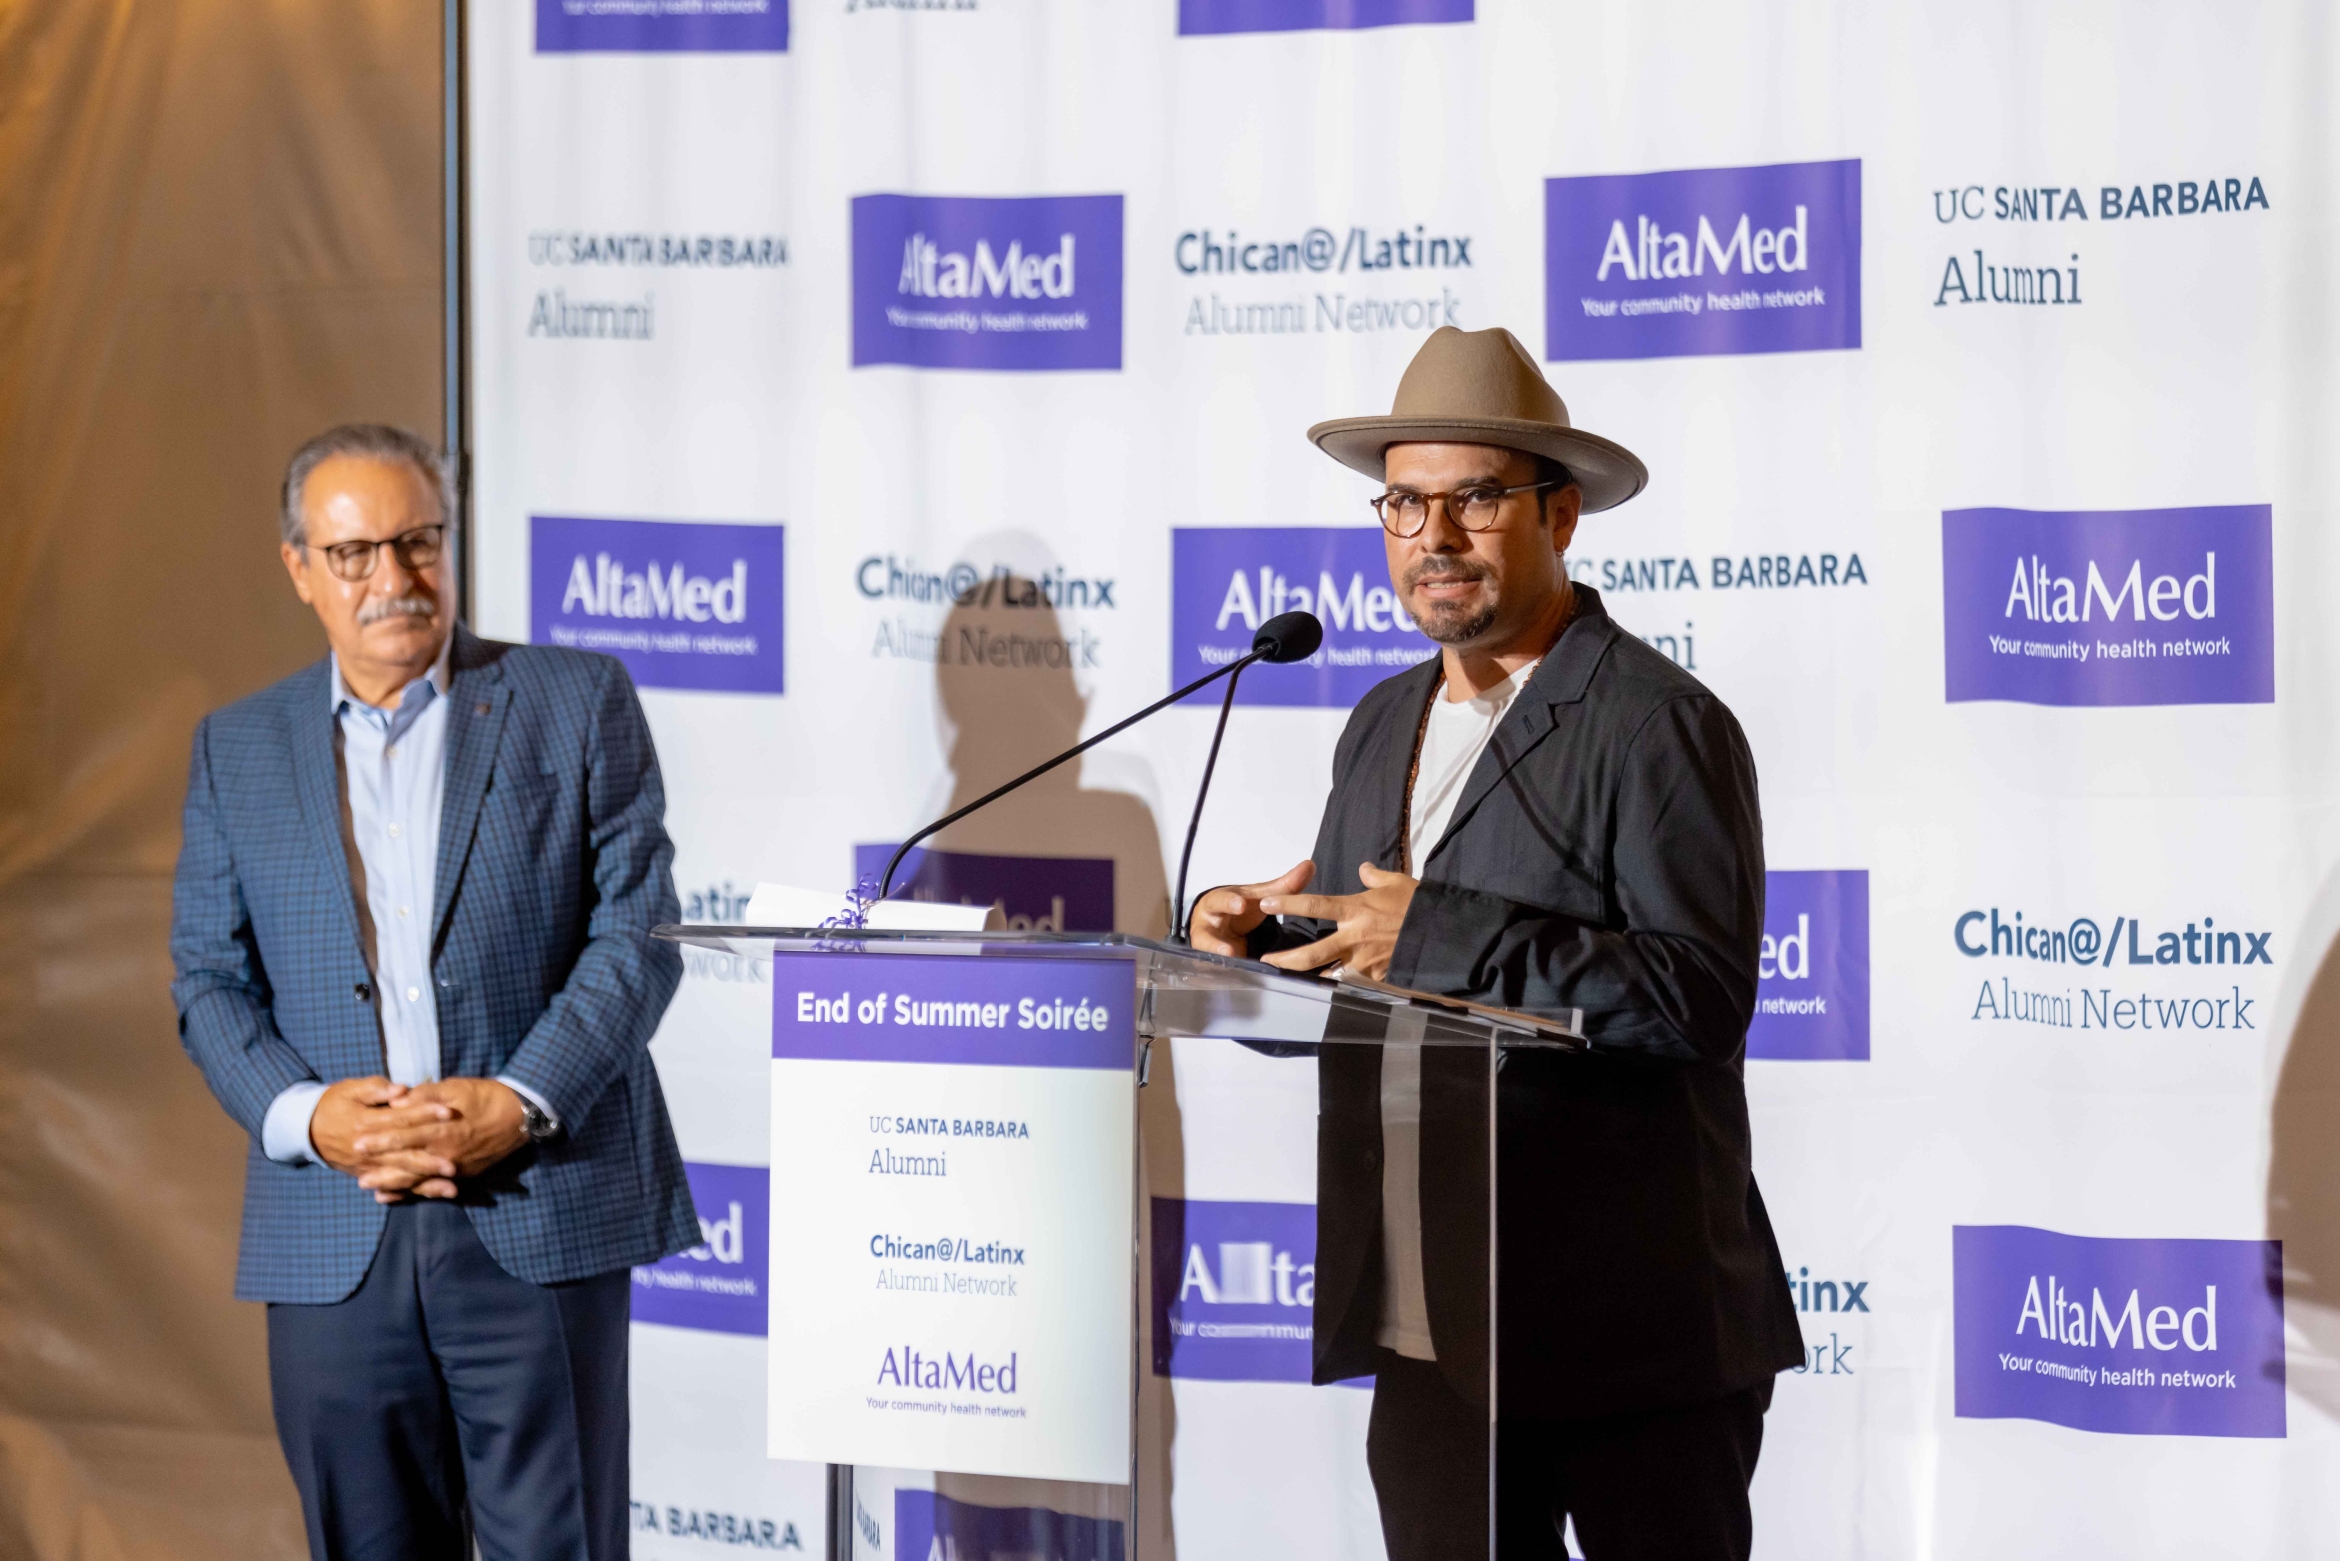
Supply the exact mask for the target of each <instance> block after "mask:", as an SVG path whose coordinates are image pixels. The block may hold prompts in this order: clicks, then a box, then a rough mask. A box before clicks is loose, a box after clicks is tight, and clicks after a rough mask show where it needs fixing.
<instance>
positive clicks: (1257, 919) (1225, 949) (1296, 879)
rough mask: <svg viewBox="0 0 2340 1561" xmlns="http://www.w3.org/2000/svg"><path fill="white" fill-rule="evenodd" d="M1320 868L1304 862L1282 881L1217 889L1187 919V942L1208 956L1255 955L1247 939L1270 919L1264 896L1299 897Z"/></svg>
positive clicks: (1198, 903)
mask: <svg viewBox="0 0 2340 1561" xmlns="http://www.w3.org/2000/svg"><path fill="white" fill-rule="evenodd" d="M1315 871H1316V864H1315V863H1313V862H1302V863H1301V864H1300V865H1299V866H1297V867H1294V868H1292V869H1290V870H1289V871H1287V872H1286V873H1285V874H1284V876H1283V877H1281V878H1271V879H1269V880H1268V881H1267V882H1266V883H1243V884H1230V885H1228V886H1226V887H1225V888H1220V889H1213V890H1212V891H1211V892H1210V893H1208V894H1206V895H1204V896H1203V897H1202V898H1201V899H1199V900H1196V901H1195V902H1194V910H1193V911H1192V912H1190V913H1189V914H1188V916H1187V918H1186V928H1187V932H1186V936H1187V941H1188V942H1189V943H1191V944H1192V945H1193V946H1194V947H1196V948H1198V949H1201V950H1202V951H1203V952H1204V953H1206V954H1231V955H1234V956H1235V957H1237V958H1241V957H1242V956H1243V955H1245V954H1247V953H1249V952H1250V951H1251V945H1250V944H1249V943H1248V942H1246V941H1245V940H1246V938H1247V937H1248V936H1249V934H1250V933H1251V931H1252V929H1254V928H1255V927H1257V926H1258V925H1259V924H1260V923H1261V922H1263V921H1265V920H1267V919H1268V912H1267V911H1266V910H1264V909H1262V908H1261V896H1263V895H1276V894H1297V893H1299V892H1300V891H1301V890H1302V889H1305V888H1307V887H1308V880H1309V877H1310V876H1311V875H1312V874H1313V873H1315Z"/></svg>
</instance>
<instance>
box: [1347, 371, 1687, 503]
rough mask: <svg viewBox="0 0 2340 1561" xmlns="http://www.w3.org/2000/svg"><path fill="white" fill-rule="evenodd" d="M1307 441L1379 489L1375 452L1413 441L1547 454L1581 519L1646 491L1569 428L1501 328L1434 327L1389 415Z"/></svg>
mask: <svg viewBox="0 0 2340 1561" xmlns="http://www.w3.org/2000/svg"><path fill="white" fill-rule="evenodd" d="M1308 437H1309V439H1310V441H1311V442H1313V443H1314V444H1315V445H1316V447H1317V448H1318V449H1320V450H1322V451H1323V452H1324V453H1325V454H1327V455H1329V456H1331V457H1332V458H1333V459H1334V460H1336V461H1338V462H1340V463H1341V464H1342V465H1343V466H1346V467H1349V468H1351V469H1352V470H1355V471H1360V472H1363V473H1364V474H1365V475H1366V476H1368V477H1371V478H1373V479H1374V480H1375V481H1377V482H1378V481H1380V480H1382V453H1383V452H1384V451H1386V450H1387V449H1388V448H1389V447H1390V446H1391V445H1393V444H1406V443H1409V442H1412V441H1415V440H1428V441H1433V442H1437V443H1442V444H1493V445H1501V446H1503V447H1504V448H1505V449H1509V450H1525V451H1527V452H1528V453H1529V454H1530V455H1545V456H1550V457H1551V458H1552V459H1553V460H1555V461H1558V462H1559V463H1560V464H1561V465H1563V466H1565V467H1567V468H1568V470H1569V473H1570V474H1571V475H1572V476H1574V477H1575V478H1576V484H1577V486H1578V487H1580V488H1582V489H1583V490H1584V508H1585V512H1586V513H1587V514H1590V513H1591V512H1592V511H1594V510H1603V509H1609V508H1612V507H1614V506H1616V505H1619V504H1622V503H1624V502H1625V501H1626V500H1627V499H1629V498H1631V497H1633V495H1635V494H1636V493H1639V492H1640V491H1641V490H1642V489H1643V488H1646V487H1648V486H1649V468H1648V467H1646V466H1644V465H1642V464H1641V458H1640V457H1639V456H1637V455H1635V454H1634V453H1633V452H1632V451H1631V450H1628V449H1626V448H1625V447H1624V446H1623V445H1621V444H1618V443H1616V442H1615V441H1614V440H1609V439H1603V438H1602V437H1601V436H1600V435H1599V434H1588V433H1586V432H1584V431H1583V430H1582V429H1579V428H1571V427H1570V426H1569V425H1568V405H1567V403H1566V402H1564V401H1562V400H1561V399H1560V393H1559V392H1558V391H1556V390H1554V389H1553V388H1552V387H1551V385H1550V384H1549V383H1547V382H1546V381H1545V379H1544V374H1543V370H1541V369H1539V368H1537V367H1536V360H1535V359H1533V358H1531V357H1529V356H1528V352H1527V349H1526V348H1525V347H1522V346H1521V345H1520V344H1519V340H1518V338H1517V337H1515V336H1513V335H1512V334H1511V332H1509V331H1507V330H1505V329H1503V328H1502V327H1501V326H1496V327H1494V328H1493V329H1490V330H1484V331H1464V330H1457V329H1456V328H1455V327H1454V326H1451V325H1442V326H1440V327H1439V328H1438V329H1437V330H1434V331H1432V332H1431V333H1430V339H1429V340H1428V341H1426V342H1424V343H1422V350H1421V351H1420V352H1417V353H1415V354H1414V361H1413V362H1412V363H1409V364H1407V365H1406V372H1405V377H1404V378H1402V379H1400V380H1399V381H1398V388H1397V400H1396V401H1395V402H1393V403H1392V404H1391V406H1390V409H1389V416H1387V417H1336V418H1334V419H1333V420H1332V421H1331V422H1329V423H1319V424H1317V425H1316V426H1315V427H1314V428H1311V429H1310V430H1308Z"/></svg>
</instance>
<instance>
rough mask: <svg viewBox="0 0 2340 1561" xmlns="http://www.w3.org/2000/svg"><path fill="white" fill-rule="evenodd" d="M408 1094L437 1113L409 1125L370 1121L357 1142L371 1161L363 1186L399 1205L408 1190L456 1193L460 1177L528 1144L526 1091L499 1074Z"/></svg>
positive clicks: (427, 1195)
mask: <svg viewBox="0 0 2340 1561" xmlns="http://www.w3.org/2000/svg"><path fill="white" fill-rule="evenodd" d="M406 1100H407V1101H408V1102H409V1103H412V1104H413V1105H415V1106H417V1107H418V1108H423V1109H432V1110H435V1111H436V1112H437V1115H436V1116H435V1117H427V1118H421V1119H418V1120H415V1121H412V1122H408V1123H404V1124H392V1123H389V1122H387V1121H385V1122H382V1123H380V1124H379V1125H375V1124H371V1123H369V1124H368V1130H367V1131H366V1132H364V1133H361V1134H360V1135H359V1137H358V1140H357V1146H356V1147H357V1150H358V1153H359V1154H360V1155H362V1156H364V1157H365V1159H366V1160H367V1162H368V1163H367V1166H366V1168H365V1169H363V1170H361V1171H360V1172H359V1174H358V1185H359V1186H360V1187H363V1188H365V1189H367V1190H368V1191H369V1192H371V1193H372V1194H373V1195H374V1199H375V1201H376V1202H378V1203H396V1202H397V1201H398V1200H399V1199H400V1198H401V1197H403V1196H405V1195H407V1194H413V1195H414V1196H416V1197H422V1198H452V1197H454V1196H455V1179H456V1178H457V1177H463V1176H477V1175H478V1174H479V1173H480V1172H482V1171H484V1170H486V1169H487V1168H488V1167H489V1166H491V1165H494V1164H495V1163H496V1162H497V1161H499V1160H501V1159H503V1158H504V1157H505V1156H506V1155H508V1154H510V1153H512V1151H514V1150H515V1149H518V1148H519V1147H520V1146H521V1145H522V1144H525V1143H527V1142H528V1119H527V1115H526V1113H525V1112H523V1111H522V1110H521V1108H520V1097H519V1095H518V1094H517V1093H515V1092H514V1091H513V1089H512V1087H511V1086H510V1085H508V1084H501V1083H498V1082H497V1081H496V1080H494V1079H441V1080H439V1081H438V1082H437V1083H435V1084H417V1085H415V1086H414V1087H413V1088H412V1089H410V1090H408V1091H407V1092H406ZM418 1167H419V1169H418Z"/></svg>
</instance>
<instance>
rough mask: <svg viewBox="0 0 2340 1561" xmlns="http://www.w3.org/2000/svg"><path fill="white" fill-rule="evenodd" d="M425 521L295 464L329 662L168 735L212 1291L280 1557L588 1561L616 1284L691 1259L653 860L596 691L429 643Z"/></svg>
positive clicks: (620, 672)
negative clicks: (177, 769)
mask: <svg viewBox="0 0 2340 1561" xmlns="http://www.w3.org/2000/svg"><path fill="white" fill-rule="evenodd" d="M453 513H454V505H453V498H452V484H451V483H450V481H449V476H448V469H447V463H446V461H445V459H444V458H443V457H442V456H441V455H440V454H439V452H438V451H436V450H434V449H433V448H432V447H431V446H430V445H429V444H428V443H427V442H425V441H424V440H422V439H419V438H417V437H416V436H414V435H412V434H409V433H405V432H402V431H401V430H398V429H394V428H387V427H382V426H378V425H370V424H361V425H351V426H346V427H341V428H335V429H331V430H329V431H327V432H326V433H323V434H320V435H319V436H317V437H316V438H315V439H312V440H310V441H309V442H308V443H307V444H305V445H303V446H302V447H301V448H300V450H299V451H298V452H296V453H295V454H294V456H293V458H292V461H291V464H290V466H289V467H288V468H287V470H286V473H285V480H284V493H283V521H282V523H283V535H282V539H281V544H280V551H281V554H282V556H283V560H284V567H285V572H286V574H287V575H288V576H289V577H290V579H291V582H292V588H293V591H294V592H295V594H297V595H298V596H299V597H300V599H301V600H302V601H303V602H305V603H307V604H308V605H309V606H310V607H311V608H312V609H313V610H314V611H315V612H316V614H317V618H318V622H319V624H320V625H321V626H322V627H323V629H324V632H325V640H326V644H327V646H328V651H327V654H326V655H325V657H324V658H323V659H321V660H319V661H317V662H315V663H313V664H312V665H310V666H308V667H307V668H304V669H303V670H302V671H300V672H297V673H295V674H293V675H292V676H291V677H289V678H286V679H285V680H284V681H282V682H280V683H277V684H275V685H274V686H272V687H269V688H265V689H262V690H261V691H260V692H258V693H256V694H253V695H251V696H249V697H248V698H245V699H242V700H239V701H237V702H236V703H234V704H232V705H229V706H227V707H226V708H225V709H222V710H217V711H214V712H213V713H212V714H211V715H209V716H207V717H205V718H204V720H203V722H202V724H201V725H200V726H199V727H198V728H197V730H196V734H195V751H194V760H193V764H192V766H191V768H190V772H189V775H188V782H187V806H186V816H185V839H184V843H183V845H182V847H181V850H180V855H179V869H178V883H177V892H176V897H175V913H174V916H173V920H172V927H171V954H172V958H173V961H174V963H175V965H176V968H177V974H178V979H177V980H176V981H175V982H174V983H173V985H172V994H173V996H174V998H175V999H176V1000H177V1003H178V1009H179V1033H180V1037H181V1039H182V1041H183V1042H184V1043H185V1045H186V1048H187V1052H188V1055H189V1056H190V1057H192V1058H193V1059H194V1061H195V1065H196V1066H197V1067H198V1068H200V1069H201V1070H202V1072H203V1076H204V1079H205V1081H206V1082H207V1083H209V1085H210V1086H211V1090H212V1093H213V1094H214V1095H216V1096H217V1097H218V1098H219V1102H220V1104H221V1105H222V1106H224V1107H225V1108H226V1109H227V1112H228V1114H229V1115H230V1116H232V1117H233V1118H235V1120H236V1123H237V1125H238V1126H240V1127H242V1128H243V1129H244V1131H245V1133H246V1134H247V1135H248V1136H249V1138H250V1142H251V1148H250V1153H249V1155H248V1157H247V1160H246V1167H245V1183H244V1229H243V1244H242V1256H241V1259H240V1263H239V1267H238V1271H237V1277H236V1294H237V1295H238V1296H239V1297H241V1298H243V1299H246V1300H254V1301H264V1302H266V1303H267V1304H268V1357H269V1376H270V1386H271V1389H272V1395H273V1399H274V1403H275V1410H276V1425H277V1434H278V1437H279V1439H280V1441H281V1442H282V1444H283V1447H284V1453H285V1459H286V1462H287V1463H288V1464H289V1465H290V1467H291V1470H292V1475H293V1480H294V1483H295V1484H296V1485H297V1486H298V1487H299V1488H300V1492H301V1503H302V1507H303V1509H304V1511H305V1513H306V1516H307V1521H308V1532H309V1548H310V1551H311V1553H312V1554H313V1555H315V1556H317V1557H319V1558H325V1557H346V1556H360V1555H363V1556H398V1557H417V1558H420V1557H445V1558H448V1561H456V1558H460V1557H465V1556H468V1555H469V1554H470V1553H471V1547H472V1545H473V1544H474V1543H476V1544H477V1546H478V1548H479V1551H480V1553H481V1554H482V1555H484V1556H487V1557H489V1558H504V1557H511V1558H520V1557H527V1558H532V1561H535V1558H545V1557H562V1558H573V1561H588V1558H590V1561H606V1558H612V1557H621V1556H623V1555H625V1553H626V1543H627V1541H626V1535H627V1522H626V1520H627V1473H626V1471H627V1434H628V1417H627V1412H626V1391H627V1384H626V1363H627V1348H626V1343H627V1334H626V1329H627V1319H628V1314H629V1311H630V1291H631V1279H630V1273H629V1271H630V1270H631V1268H632V1267H633V1266H634V1265H635V1264H637V1263H646V1262H652V1261H655V1260H656V1259H658V1258H660V1257H662V1256H665V1255H666V1254H668V1253H671V1252H677V1251H681V1250H683V1249H685V1248H687V1247H689V1246H691V1245H692V1244H694V1243H696V1242H697V1241H698V1240H699V1238H700V1231H699V1227H698V1222H697V1220H696V1218H695V1216H694V1212H693V1210H692V1207H691V1201H690V1192H689V1189H688V1187H687V1185H686V1184H685V1182H684V1179H683V1167H682V1159H681V1156H680V1155H679V1153H678V1152H677V1150H676V1148H675V1142H674V1134H673V1131H672V1129H671V1128H670V1127H669V1125H668V1122H667V1117H666V1103H665V1100H664V1097H663V1096H662V1095H661V1093H660V1091H659V1086H658V1075H657V1072H656V1070H655V1069H654V1068H653V1067H652V1065H651V1062H650V1055H649V1050H648V1047H649V1041H650V1035H651V1032H652V1031H653V1030H654V1029H655V1028H656V1027H657V1024H658V1020H659V1016H660V1015H661V1014H662V1013H663V1012H664V1011H665V1008H666V1004H667V1000H668V999H669V998H670V997H671V996H672V995H673V993H674V988H675V985H676V983H677V981H678V980H679V979H680V976H681V961H680V959H679V957H678V956H677V955H676V953H675V952H674V950H673V949H672V948H671V947H670V946H668V945H665V944H661V943H657V942H654V941H652V939H651V938H650V936H649V933H650V929H651V928H652V927H653V926H655V925H656V924H658V923H659V922H662V921H672V920H675V919H676V915H677V908H676V903H675V892H674V885H673V880H672V874H671V871H670V869H671V866H672V862H673V856H674V851H673V847H672V845H671V844H670V843H669V842H668V840H667V836H666V827H665V794H664V790H663V787H662V785H661V782H660V779H659V773H658V759H657V754H656V753H655V751H654V750H653V748H652V746H651V741H650V731H649V726H648V724H647V722H646V721H645V720H644V718H643V714H642V708H641V705H640V703H639V702H638V701H637V700H636V698H635V696H634V689H633V684H632V683H631V681H630V680H629V679H628V678H627V676H626V672H625V669H624V668H623V667H621V666H620V665H619V664H618V663H617V662H615V661H613V660H611V659H609V658H608V657H605V656H596V655H590V654H587V653H585V652H581V651H572V650H560V649H555V648H552V647H545V646H524V645H502V644H496V643H493V642H490V641H486V640H481V639H479V638H477V637H475V636H473V635H472V634H470V633H469V632H467V631H466V630H464V629H463V628H462V627H461V626H460V625H458V624H457V623H456V622H455V617H454V611H453V606H452V603H451V602H450V601H449V599H448V585H449V575H450V570H449V566H448V560H449V557H450V553H449V547H448V542H449V535H450V527H451V524H452V520H453Z"/></svg>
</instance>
